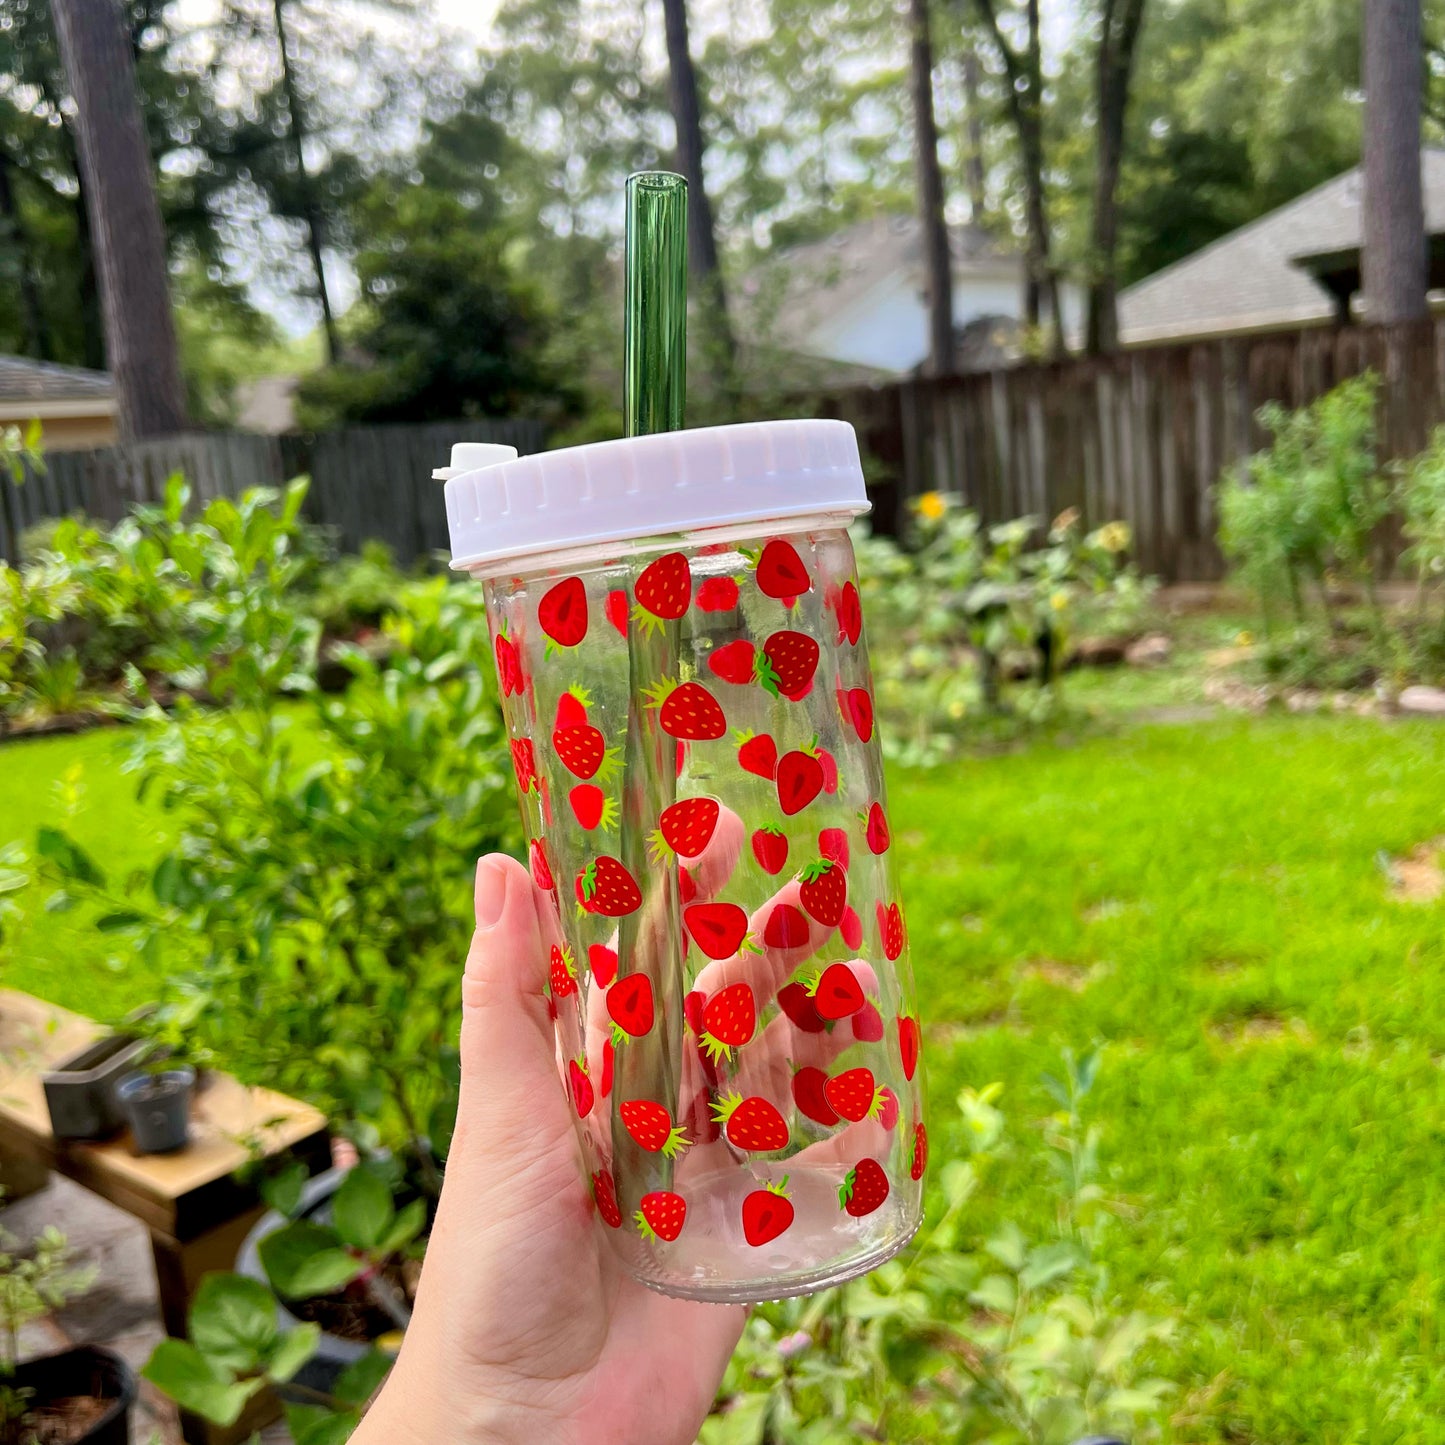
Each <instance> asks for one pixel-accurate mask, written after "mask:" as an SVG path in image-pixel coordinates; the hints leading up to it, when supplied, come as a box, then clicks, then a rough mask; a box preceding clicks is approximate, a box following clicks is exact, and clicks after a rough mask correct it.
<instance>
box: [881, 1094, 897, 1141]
mask: <svg viewBox="0 0 1445 1445" xmlns="http://www.w3.org/2000/svg"><path fill="white" fill-rule="evenodd" d="M878 1097H879V1098H880V1099H881V1100H882V1101H883V1102H882V1103H881V1104H880V1105H879V1106H878V1122H879V1123H880V1124H882V1125H883V1127H884V1128H885V1129H887V1130H888V1131H889V1132H890V1133H891V1132H892V1131H893V1130H894V1129H896V1128H897V1127H898V1107H899V1106H898V1095H897V1094H895V1093H894V1092H893V1090H892V1089H890V1088H889V1087H888V1086H887V1085H886V1084H885V1085H884V1086H883V1087H882V1088H881V1089H879V1090H878Z"/></svg>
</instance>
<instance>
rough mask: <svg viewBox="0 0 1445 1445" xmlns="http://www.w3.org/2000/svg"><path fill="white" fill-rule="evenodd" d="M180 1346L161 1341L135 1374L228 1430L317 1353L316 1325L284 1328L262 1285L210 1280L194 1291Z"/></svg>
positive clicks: (234, 1278)
mask: <svg viewBox="0 0 1445 1445" xmlns="http://www.w3.org/2000/svg"><path fill="white" fill-rule="evenodd" d="M187 1334H188V1336H189V1338H187V1339H184V1340H162V1341H161V1342H160V1344H158V1345H157V1346H156V1347H155V1349H154V1351H153V1352H152V1353H151V1357H150V1359H149V1360H148V1361H147V1362H146V1365H145V1368H144V1369H143V1370H142V1371H141V1374H142V1375H143V1376H144V1377H145V1378H146V1379H147V1380H149V1381H150V1382H151V1384H153V1385H154V1386H155V1387H156V1388H157V1389H159V1390H161V1391H163V1392H164V1393H165V1394H166V1395H168V1396H170V1398H171V1399H172V1400H174V1401H175V1402H176V1404H178V1405H179V1406H180V1407H181V1409H183V1410H191V1411H194V1412H195V1413H196V1414H197V1415H202V1416H204V1417H205V1418H206V1419H207V1420H210V1421H213V1422H214V1423H215V1424H217V1425H234V1424H235V1423H236V1421H237V1420H238V1419H239V1418H240V1416H241V1412H242V1411H243V1410H244V1409H245V1408H246V1404H247V1402H248V1401H249V1400H250V1399H251V1397H252V1396H253V1395H255V1394H256V1392H257V1391H258V1390H261V1389H263V1388H264V1387H265V1386H266V1385H268V1384H283V1383H285V1382H286V1381H287V1380H289V1379H290V1378H291V1377H292V1376H293V1375H294V1374H295V1373H296V1371H297V1370H299V1369H300V1368H301V1366H302V1365H304V1364H305V1363H306V1361H307V1360H309V1359H310V1358H311V1356H312V1355H313V1354H315V1353H316V1346H317V1343H318V1341H319V1340H320V1338H321V1330H320V1327H319V1326H317V1325H314V1324H302V1325H297V1326H296V1327H295V1328H294V1329H289V1330H283V1329H281V1328H280V1327H279V1325H278V1323H277V1315H276V1301H275V1299H274V1298H273V1296H272V1294H271V1291H270V1290H268V1289H267V1288H266V1286H265V1285H263V1284H261V1283H259V1282H258V1281H256V1280H253V1279H245V1278H244V1277H242V1276H241V1275H238V1274H208V1275H206V1277H205V1278H204V1279H203V1280H202V1281H201V1284H200V1287H199V1288H198V1289H197V1290H196V1295H195V1298H194V1299H193V1300H192V1301H191V1307H190V1310H189V1312H188V1315H187Z"/></svg>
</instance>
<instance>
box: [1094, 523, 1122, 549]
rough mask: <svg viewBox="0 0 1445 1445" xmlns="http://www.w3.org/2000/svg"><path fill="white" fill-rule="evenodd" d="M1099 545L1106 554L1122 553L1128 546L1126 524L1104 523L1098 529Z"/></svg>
mask: <svg viewBox="0 0 1445 1445" xmlns="http://www.w3.org/2000/svg"><path fill="white" fill-rule="evenodd" d="M1098 535H1099V545H1100V546H1101V547H1102V548H1103V549H1104V550H1105V551H1106V552H1122V551H1123V550H1124V549H1125V548H1126V547H1127V546H1128V545H1129V524H1128V523H1127V522H1105V523H1104V525H1103V526H1102V527H1100V528H1099V534H1098Z"/></svg>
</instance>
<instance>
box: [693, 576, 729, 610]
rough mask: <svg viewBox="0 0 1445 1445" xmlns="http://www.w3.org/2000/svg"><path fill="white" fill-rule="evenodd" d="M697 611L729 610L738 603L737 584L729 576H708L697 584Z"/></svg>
mask: <svg viewBox="0 0 1445 1445" xmlns="http://www.w3.org/2000/svg"><path fill="white" fill-rule="evenodd" d="M696 600H697V610H698V611H699V612H731V611H732V610H733V608H734V607H736V606H737V605H738V584H737V583H736V582H734V581H733V579H732V578H731V577H709V578H707V579H706V581H704V582H701V583H699V584H698V589H697V599H696Z"/></svg>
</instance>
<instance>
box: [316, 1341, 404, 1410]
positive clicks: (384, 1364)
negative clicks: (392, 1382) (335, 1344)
mask: <svg viewBox="0 0 1445 1445" xmlns="http://www.w3.org/2000/svg"><path fill="white" fill-rule="evenodd" d="M395 1363H396V1361H395V1358H394V1357H393V1356H391V1355H388V1354H385V1353H383V1352H382V1351H381V1350H368V1351H367V1353H366V1354H364V1355H363V1356H362V1357H361V1358H360V1359H359V1360H353V1361H352V1362H351V1363H350V1364H349V1365H348V1366H347V1367H346V1368H345V1369H344V1370H343V1371H342V1372H341V1373H340V1374H339V1375H338V1376H337V1377H336V1383H335V1384H334V1385H333V1386H332V1387H331V1393H332V1394H333V1395H335V1396H336V1398H337V1399H338V1400H340V1401H341V1402H342V1404H344V1405H355V1406H357V1408H358V1409H359V1408H360V1407H361V1406H362V1405H364V1404H366V1402H367V1401H368V1400H369V1399H371V1397H372V1396H373V1395H374V1394H375V1393H376V1391H377V1387H378V1386H379V1385H380V1384H381V1382H382V1381H383V1380H384V1379H386V1377H387V1375H388V1374H390V1373H391V1367H392V1365H393V1364H395Z"/></svg>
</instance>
